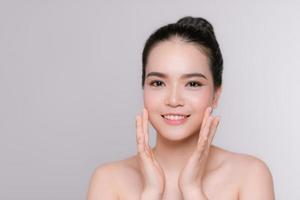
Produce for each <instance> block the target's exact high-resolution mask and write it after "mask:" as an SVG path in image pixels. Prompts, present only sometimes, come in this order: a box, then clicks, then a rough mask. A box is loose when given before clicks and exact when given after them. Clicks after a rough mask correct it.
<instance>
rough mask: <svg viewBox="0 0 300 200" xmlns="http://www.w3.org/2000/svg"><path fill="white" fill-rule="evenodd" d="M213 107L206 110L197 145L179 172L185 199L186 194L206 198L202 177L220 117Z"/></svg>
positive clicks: (179, 182)
mask: <svg viewBox="0 0 300 200" xmlns="http://www.w3.org/2000/svg"><path fill="white" fill-rule="evenodd" d="M211 113H212V108H211V107H208V108H207V109H206V111H205V114H204V118H203V121H202V124H201V129H200V133H199V139H198V142H197V147H196V149H195V151H194V152H193V153H192V155H191V157H190V158H189V159H188V162H187V164H186V165H185V167H184V168H183V169H182V170H181V172H180V174H179V179H178V184H179V187H180V190H181V191H182V193H183V196H184V197H185V199H186V198H187V197H186V196H189V197H191V196H193V198H192V199H194V197H195V196H196V197H195V199H197V197H198V199H206V198H207V197H205V195H204V193H203V190H202V189H203V188H202V187H203V184H202V178H203V175H204V170H205V167H206V162H207V158H208V155H209V149H210V144H211V142H212V140H213V137H214V135H215V132H216V129H217V126H218V124H219V121H220V118H219V117H213V116H211Z"/></svg>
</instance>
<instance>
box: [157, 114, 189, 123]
mask: <svg viewBox="0 0 300 200" xmlns="http://www.w3.org/2000/svg"><path fill="white" fill-rule="evenodd" d="M161 116H162V117H163V118H164V121H165V122H166V123H167V124H170V125H181V124H183V123H184V122H185V121H186V120H187V118H188V117H189V116H190V115H161Z"/></svg>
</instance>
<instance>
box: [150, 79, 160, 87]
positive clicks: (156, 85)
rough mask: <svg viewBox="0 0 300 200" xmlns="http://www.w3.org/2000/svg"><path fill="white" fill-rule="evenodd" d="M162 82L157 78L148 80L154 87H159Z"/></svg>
mask: <svg viewBox="0 0 300 200" xmlns="http://www.w3.org/2000/svg"><path fill="white" fill-rule="evenodd" d="M162 84H163V82H162V81H158V80H155V81H151V82H150V85H151V86H154V87H159V86H161V85H162Z"/></svg>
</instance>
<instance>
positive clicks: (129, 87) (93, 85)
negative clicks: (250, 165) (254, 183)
mask: <svg viewBox="0 0 300 200" xmlns="http://www.w3.org/2000/svg"><path fill="white" fill-rule="evenodd" d="M299 10H300V3H299V2H296V1H271V0H270V1H267V0H265V1H258V0H255V1H232V0H231V1H228V0H227V1H213V0H210V1H163V2H162V1H137V0H136V1H107V2H104V1H65V0H64V1H56V0H53V1H38V0H36V1H21V0H20V1H3V0H1V1H0V56H1V59H0V134H1V135H0V136H1V137H0V162H1V164H0V199H3V200H15V199H26V200H41V199H49V200H50V199H51V200H53V199H70V200H71V199H72V200H74V199H85V198H86V192H87V188H88V184H89V180H90V176H91V174H92V172H93V170H94V169H95V168H96V167H97V166H99V165H100V164H101V163H104V162H109V161H113V160H119V159H123V158H126V157H128V156H131V155H133V154H135V152H136V144H135V121H134V120H135V115H136V114H137V113H138V112H139V111H140V109H141V108H142V90H141V86H140V84H141V51H142V48H143V45H144V42H145V40H146V38H147V37H148V36H149V35H150V33H151V32H152V31H154V30H155V29H156V28H158V27H160V26H161V25H164V24H166V23H170V22H175V21H176V20H177V19H179V18H180V17H183V16H185V15H192V16H201V17H205V18H207V19H208V20H209V21H210V22H211V23H212V24H213V25H214V27H215V31H216V35H217V38H218V40H219V43H220V46H221V50H222V52H223V56H224V60H225V65H224V67H225V69H224V90H223V94H222V97H221V102H220V105H219V108H218V109H217V114H220V115H221V117H222V119H221V124H220V126H219V129H218V132H217V135H216V136H215V140H214V144H215V145H218V146H220V147H222V148H225V149H228V150H231V151H235V152H240V153H247V154H251V155H255V156H257V157H259V158H261V159H262V160H264V161H265V162H266V163H267V164H268V166H269V167H270V169H271V171H272V174H273V177H274V182H275V190H276V197H277V199H280V200H287V199H288V200H297V199H300V193H299V190H297V189H298V188H299V178H300V176H299V175H300V174H299V169H300V160H299V156H298V152H299V146H300V142H299V141H300V136H299V128H298V127H297V125H298V123H297V122H298V120H299V113H300V109H299V108H300V106H299V100H300V95H299V88H298V87H299V85H300V79H299V73H300V69H299V67H300V60H299V53H300V45H299V44H300V37H299V35H300V22H299V19H300V12H299ZM154 139H155V135H154V131H153V129H151V143H152V145H153V144H154Z"/></svg>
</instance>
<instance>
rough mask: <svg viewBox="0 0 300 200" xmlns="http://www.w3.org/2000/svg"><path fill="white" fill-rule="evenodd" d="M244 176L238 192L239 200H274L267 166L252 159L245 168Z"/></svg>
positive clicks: (271, 180)
mask: <svg viewBox="0 0 300 200" xmlns="http://www.w3.org/2000/svg"><path fill="white" fill-rule="evenodd" d="M246 173H247V174H246V176H245V178H244V179H243V183H242V186H241V189H240V192H239V199H240V200H253V199H255V200H274V199H275V195H274V188H273V187H274V186H273V179H272V175H271V172H270V170H269V168H268V167H267V165H266V164H265V163H264V162H263V161H261V160H259V159H254V160H253V161H251V163H250V164H249V167H247V172H246Z"/></svg>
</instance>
